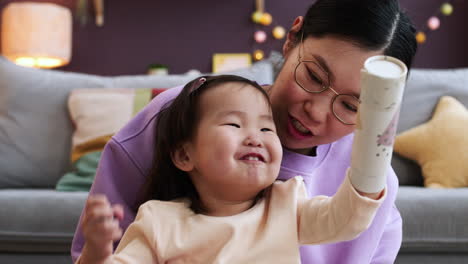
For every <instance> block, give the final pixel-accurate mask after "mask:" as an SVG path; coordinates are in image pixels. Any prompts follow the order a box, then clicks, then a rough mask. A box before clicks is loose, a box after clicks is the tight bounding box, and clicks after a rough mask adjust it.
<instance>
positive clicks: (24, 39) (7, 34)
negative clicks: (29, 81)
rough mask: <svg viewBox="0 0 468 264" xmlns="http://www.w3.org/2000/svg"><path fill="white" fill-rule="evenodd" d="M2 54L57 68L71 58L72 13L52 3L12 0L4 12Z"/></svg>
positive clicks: (26, 63)
mask: <svg viewBox="0 0 468 264" xmlns="http://www.w3.org/2000/svg"><path fill="white" fill-rule="evenodd" d="M1 33H2V55H3V56H5V57H6V58H8V59H9V60H11V61H13V62H14V63H16V64H19V65H22V66H28V67H37V68H55V67H59V66H63V65H66V64H68V63H69V62H70V57H71V46H72V44H71V42H72V16H71V12H70V10H69V9H68V8H66V7H62V6H59V5H56V4H51V3H33V2H19V3H10V4H8V5H7V6H6V7H5V8H4V9H3V13H2V31H1Z"/></svg>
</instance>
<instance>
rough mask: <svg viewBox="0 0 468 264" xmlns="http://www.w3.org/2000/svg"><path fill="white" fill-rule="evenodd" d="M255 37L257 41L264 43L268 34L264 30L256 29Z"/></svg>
mask: <svg viewBox="0 0 468 264" xmlns="http://www.w3.org/2000/svg"><path fill="white" fill-rule="evenodd" d="M254 39H255V41H256V42H257V43H263V42H265V40H266V39H267V34H266V33H265V31H263V30H257V31H255V34H254Z"/></svg>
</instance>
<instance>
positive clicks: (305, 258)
mask: <svg viewBox="0 0 468 264" xmlns="http://www.w3.org/2000/svg"><path fill="white" fill-rule="evenodd" d="M181 89H182V87H177V88H172V89H169V90H168V91H166V92H164V93H161V94H159V95H158V96H157V97H156V98H155V99H153V100H152V101H151V102H150V104H149V105H148V106H147V107H145V108H144V109H143V110H142V111H141V112H140V113H138V115H137V116H136V117H135V118H133V119H132V120H131V121H130V122H129V123H128V124H127V125H126V126H125V127H124V128H123V129H122V130H121V131H120V132H119V133H117V134H116V135H115V136H114V137H113V138H112V140H111V141H109V143H108V144H107V145H106V147H105V149H104V152H103V154H102V157H101V161H100V162H99V167H98V170H97V173H96V179H95V180H94V183H93V185H92V187H91V191H90V193H91V194H96V193H103V194H105V195H107V197H108V199H109V201H110V202H111V203H112V204H115V203H119V204H122V205H123V206H124V210H125V216H124V220H123V221H122V222H121V227H122V228H123V229H124V230H125V229H126V228H127V227H128V225H129V224H130V223H131V222H132V221H133V220H134V218H135V213H134V212H133V211H132V210H131V209H130V205H132V204H134V203H135V201H136V199H137V197H138V195H137V194H138V192H139V190H140V188H141V186H142V185H143V183H144V181H145V177H146V175H147V174H148V172H149V170H150V168H151V162H152V160H153V145H154V120H155V117H156V114H157V113H158V112H159V111H160V109H161V107H162V106H163V105H164V104H165V103H166V102H168V101H170V100H171V99H173V98H175V97H176V96H177V95H178V94H179V92H180V90H181ZM352 140H353V136H352V135H349V136H346V137H344V138H342V139H340V140H338V141H336V142H333V143H331V144H327V145H321V146H318V148H317V156H316V157H310V156H305V155H301V154H297V153H294V152H290V151H288V150H284V152H283V161H282V164H281V171H280V175H279V179H283V180H285V179H289V178H292V177H294V176H297V175H301V176H302V177H303V178H304V181H305V183H306V186H307V190H308V192H309V195H310V196H316V195H327V196H332V195H334V194H335V192H336V191H337V189H338V187H339V186H340V184H341V182H342V181H343V180H344V177H345V171H346V169H347V168H348V167H349V165H350V156H351V146H352ZM397 190H398V180H397V177H396V175H395V173H394V172H393V170H392V169H391V168H390V169H389V171H388V175H387V198H386V199H385V201H384V202H383V204H382V205H381V207H380V209H379V210H378V212H377V214H376V216H375V219H374V222H373V223H372V225H371V226H370V227H369V229H368V230H366V231H365V232H364V233H362V234H361V235H360V236H359V237H358V238H356V239H354V240H351V241H347V242H340V243H335V244H326V245H315V246H302V247H301V249H300V250H301V257H302V263H314V264H317V263H326V264H330V263H339V264H344V263H349V264H356V263H359V264H365V263H393V262H394V261H395V258H396V255H397V253H398V250H399V248H400V245H401V239H402V220H401V216H400V213H399V212H398V210H397V208H396V207H395V204H394V202H395V198H396V194H397ZM82 216H83V215H82ZM80 222H81V219H80ZM83 244H84V238H83V234H82V232H81V228H80V226H78V227H77V230H76V233H75V236H74V238H73V244H72V249H71V253H72V257H73V261H75V260H76V258H77V257H78V256H79V254H80V252H81V250H82V248H83Z"/></svg>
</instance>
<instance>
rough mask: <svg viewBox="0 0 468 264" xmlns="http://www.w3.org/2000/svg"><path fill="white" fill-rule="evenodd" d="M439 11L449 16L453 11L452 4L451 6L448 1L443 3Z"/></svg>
mask: <svg viewBox="0 0 468 264" xmlns="http://www.w3.org/2000/svg"><path fill="white" fill-rule="evenodd" d="M440 12H441V13H442V14H443V15H444V16H450V15H451V14H452V13H453V6H452V5H451V4H450V3H444V4H443V5H442V6H441V7H440Z"/></svg>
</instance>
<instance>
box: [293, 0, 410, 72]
mask: <svg viewBox="0 0 468 264" xmlns="http://www.w3.org/2000/svg"><path fill="white" fill-rule="evenodd" d="M302 33H304V39H305V38H306V37H308V36H313V37H316V38H320V37H325V36H334V37H337V38H341V39H344V40H347V41H351V42H353V43H354V44H355V45H357V46H358V47H361V48H363V49H367V50H371V51H374V50H383V52H384V55H388V56H392V57H395V58H397V59H399V60H401V61H402V62H403V63H405V64H406V66H407V67H408V69H410V67H411V64H412V61H413V57H414V55H415V53H416V50H417V42H416V38H415V34H416V29H415V28H414V26H413V24H412V22H411V20H410V18H409V17H408V16H407V14H406V13H405V12H403V11H402V10H401V9H400V5H399V3H398V1H397V0H318V1H316V2H315V3H314V4H312V6H310V7H309V9H308V11H307V13H306V15H305V16H304V23H303V26H302V30H300V31H299V32H298V33H297V34H296V40H300V39H301V34H302Z"/></svg>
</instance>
